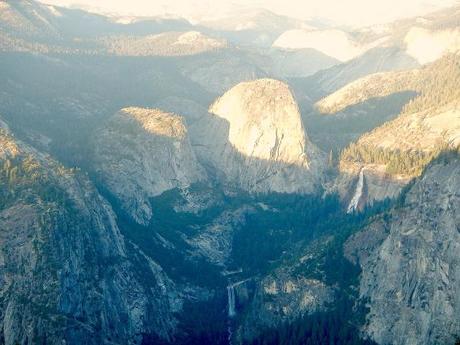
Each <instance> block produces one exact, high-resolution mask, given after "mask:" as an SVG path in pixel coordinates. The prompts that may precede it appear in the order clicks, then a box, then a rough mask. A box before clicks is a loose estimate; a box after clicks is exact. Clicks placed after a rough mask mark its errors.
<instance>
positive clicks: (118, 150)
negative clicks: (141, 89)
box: [93, 108, 206, 225]
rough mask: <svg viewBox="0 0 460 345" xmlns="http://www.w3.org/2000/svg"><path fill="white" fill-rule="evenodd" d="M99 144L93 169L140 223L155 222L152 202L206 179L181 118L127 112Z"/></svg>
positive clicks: (155, 112)
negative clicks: (150, 199) (156, 197)
mask: <svg viewBox="0 0 460 345" xmlns="http://www.w3.org/2000/svg"><path fill="white" fill-rule="evenodd" d="M96 137H97V139H96V141H95V143H94V157H93V162H94V169H95V170H96V172H97V174H98V175H99V177H100V178H101V179H102V181H103V183H104V185H105V186H106V187H107V188H108V189H109V191H110V192H111V193H112V194H113V195H114V196H115V197H116V198H117V199H118V200H119V201H120V203H121V205H122V207H123V209H124V210H125V211H126V212H127V213H128V214H130V215H131V216H132V218H133V219H134V220H135V221H137V222H138V223H140V224H144V225H146V224H148V223H149V220H150V218H151V217H152V208H151V206H150V203H149V198H151V197H154V196H157V195H160V194H161V193H163V192H164V191H166V190H169V189H173V188H176V187H178V188H187V187H188V186H189V185H190V184H192V183H194V182H197V181H201V180H204V179H205V178H206V176H205V173H204V171H203V169H202V168H201V167H200V166H199V164H198V163H197V161H196V158H195V154H194V153H193V151H192V149H191V146H190V142H189V138H188V134H187V129H186V127H185V125H184V121H183V119H182V118H181V117H180V116H177V115H174V114H171V113H165V112H162V111H161V110H157V109H141V108H126V109H123V110H121V111H120V112H118V113H117V114H115V115H114V116H113V117H112V118H111V119H110V120H109V122H108V123H107V125H106V126H105V127H104V128H103V129H102V130H101V131H100V132H99V133H98V135H97V136H96Z"/></svg>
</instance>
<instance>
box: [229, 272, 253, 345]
mask: <svg viewBox="0 0 460 345" xmlns="http://www.w3.org/2000/svg"><path fill="white" fill-rule="evenodd" d="M248 280H249V279H245V280H242V281H239V282H236V283H233V284H230V285H228V286H227V304H228V328H227V331H228V343H229V344H230V345H231V344H232V336H233V331H232V322H231V319H232V318H234V317H235V316H236V296H235V287H237V286H238V285H241V284H243V283H245V282H247V281H248Z"/></svg>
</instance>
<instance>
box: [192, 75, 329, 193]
mask: <svg viewBox="0 0 460 345" xmlns="http://www.w3.org/2000/svg"><path fill="white" fill-rule="evenodd" d="M209 111H210V113H212V115H211V118H206V119H204V120H203V121H201V122H200V123H199V124H198V126H200V129H199V130H200V132H199V133H198V134H196V135H195V138H197V139H195V140H194V145H196V148H197V153H198V154H199V156H200V158H201V159H202V160H203V161H204V162H206V164H207V165H208V166H211V167H212V168H213V169H214V170H216V173H217V174H218V175H220V176H222V178H223V179H224V180H225V181H226V182H227V183H229V184H232V185H234V186H238V187H240V188H242V189H244V190H247V191H250V192H270V191H271V192H288V193H289V192H290V193H294V192H300V193H308V192H312V191H314V189H315V187H316V186H317V185H318V183H319V181H320V179H321V174H322V168H323V165H322V156H321V154H320V153H319V152H318V150H317V149H316V148H315V147H314V145H313V144H311V143H310V141H309V140H308V137H307V135H306V133H305V130H304V127H303V124H302V121H301V116H300V113H299V109H298V107H297V103H296V102H295V100H294V97H293V96H292V94H291V92H290V90H289V87H288V86H287V85H286V84H284V83H282V82H280V81H276V80H272V79H260V80H256V81H253V82H244V83H240V84H238V85H237V86H235V87H234V88H232V89H231V90H229V91H228V92H226V93H225V94H224V95H223V96H222V97H221V98H219V99H218V100H217V101H216V102H215V103H214V104H213V105H211V107H210V109H209Z"/></svg>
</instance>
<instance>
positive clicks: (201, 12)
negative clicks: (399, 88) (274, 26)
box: [40, 0, 459, 26]
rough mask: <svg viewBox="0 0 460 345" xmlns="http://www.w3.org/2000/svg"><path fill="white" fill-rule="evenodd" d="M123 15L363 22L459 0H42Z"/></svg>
mask: <svg viewBox="0 0 460 345" xmlns="http://www.w3.org/2000/svg"><path fill="white" fill-rule="evenodd" d="M40 1H42V2H44V3H48V4H55V5H65V6H70V5H73V6H76V7H82V8H92V9H94V10H98V11H102V12H107V13H113V14H120V15H142V16H148V15H159V14H160V15H162V14H166V13H168V14H174V15H178V16H184V17H186V18H189V19H190V18H202V17H219V16H223V14H224V13H226V12H228V11H229V10H234V9H241V8H247V7H257V8H266V9H269V10H271V11H273V12H275V13H279V14H285V15H289V16H292V17H297V18H301V19H308V18H312V17H319V18H324V19H327V20H330V21H332V22H334V23H337V24H345V25H352V26H363V25H370V24H375V23H384V22H388V21H391V20H394V19H398V18H402V17H411V16H416V15H420V14H424V13H427V12H430V11H433V10H436V9H439V8H442V7H446V6H451V5H453V4H456V3H458V2H459V0H129V1H127V0H40Z"/></svg>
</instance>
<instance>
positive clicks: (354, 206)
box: [347, 169, 364, 213]
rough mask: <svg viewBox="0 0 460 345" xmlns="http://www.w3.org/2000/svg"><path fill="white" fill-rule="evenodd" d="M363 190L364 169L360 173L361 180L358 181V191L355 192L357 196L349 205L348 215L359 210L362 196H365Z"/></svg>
mask: <svg viewBox="0 0 460 345" xmlns="http://www.w3.org/2000/svg"><path fill="white" fill-rule="evenodd" d="M363 189H364V169H361V171H360V172H359V179H358V184H357V185H356V190H355V195H353V198H352V199H351V201H350V204H349V205H348V209H347V213H352V212H353V211H356V209H357V208H358V203H359V200H360V199H361V196H362V195H363Z"/></svg>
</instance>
